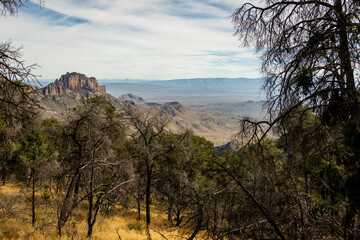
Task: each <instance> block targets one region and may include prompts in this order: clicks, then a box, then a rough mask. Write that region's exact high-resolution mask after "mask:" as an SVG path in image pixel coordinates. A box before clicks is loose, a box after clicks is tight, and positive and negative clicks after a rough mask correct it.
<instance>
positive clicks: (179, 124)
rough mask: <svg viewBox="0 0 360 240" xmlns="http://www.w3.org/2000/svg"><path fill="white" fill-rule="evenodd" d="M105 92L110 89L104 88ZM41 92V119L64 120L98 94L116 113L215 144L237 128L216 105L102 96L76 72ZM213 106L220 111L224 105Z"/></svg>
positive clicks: (101, 90) (98, 88) (234, 115)
mask: <svg viewBox="0 0 360 240" xmlns="http://www.w3.org/2000/svg"><path fill="white" fill-rule="evenodd" d="M89 80H91V84H88V82H89ZM181 82H182V80H179V81H175V82H174V84H180V83H181ZM187 82H188V84H190V82H191V81H190V80H188V81H187ZM229 82H231V81H229ZM159 84H160V83H159ZM161 84H162V83H161ZM196 84H199V83H196ZM202 84H204V82H202ZM107 89H110V88H109V87H107ZM41 92H42V93H43V98H42V101H41V104H42V106H43V107H44V110H45V111H43V116H44V117H51V116H54V117H57V118H59V119H63V120H66V117H67V114H68V112H69V110H71V109H72V108H74V107H76V106H77V105H78V104H79V103H80V102H81V101H82V100H85V99H87V98H90V97H93V96H95V95H102V96H103V97H104V98H105V99H106V100H108V101H109V102H111V103H112V104H113V105H114V106H115V107H116V108H117V109H118V110H119V111H121V110H122V109H124V108H128V109H129V108H133V109H139V111H143V112H151V113H152V114H158V115H159V116H164V115H165V116H166V117H167V118H169V119H171V121H170V123H169V124H168V126H167V129H168V130H171V131H172V132H180V131H184V130H186V129H192V131H193V132H194V134H196V135H198V136H202V137H205V138H206V139H207V140H209V141H212V142H213V143H214V144H215V145H222V144H225V143H227V142H228V141H230V140H231V138H232V136H233V135H234V134H235V133H236V132H237V127H238V126H237V121H238V116H237V113H236V112H228V113H225V112H222V113H221V112H219V109H217V108H215V107H216V106H214V107H211V105H206V106H200V107H197V106H192V107H186V106H184V105H182V103H180V102H176V101H173V102H165V103H154V102H147V101H146V99H144V98H142V97H140V96H136V95H135V94H129V93H128V94H124V95H122V96H120V97H119V98H116V97H114V96H112V95H111V94H108V93H106V90H105V87H102V86H100V85H99V84H98V81H97V80H96V78H88V77H86V75H84V74H80V73H67V74H65V75H62V76H61V77H60V78H59V79H57V80H55V82H54V83H51V84H49V85H47V86H45V87H43V88H42V89H41ZM225 105H226V104H225ZM250 105H251V104H250ZM252 105H253V107H254V106H255V108H256V107H258V105H256V104H255V105H254V104H252ZM235 106H236V105H235ZM235 106H232V107H235ZM217 107H218V108H224V104H223V105H218V106H217Z"/></svg>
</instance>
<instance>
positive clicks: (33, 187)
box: [31, 168, 36, 227]
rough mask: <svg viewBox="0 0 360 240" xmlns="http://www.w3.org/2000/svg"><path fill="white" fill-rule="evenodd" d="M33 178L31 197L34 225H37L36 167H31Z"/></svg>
mask: <svg viewBox="0 0 360 240" xmlns="http://www.w3.org/2000/svg"><path fill="white" fill-rule="evenodd" d="M31 178H32V197H31V211H32V221H31V222H32V225H33V227H35V222H36V215H35V214H36V212H35V182H36V174H35V169H34V168H31Z"/></svg>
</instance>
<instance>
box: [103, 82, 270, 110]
mask: <svg viewBox="0 0 360 240" xmlns="http://www.w3.org/2000/svg"><path fill="white" fill-rule="evenodd" d="M99 82H100V83H102V84H104V85H105V86H106V88H107V89H108V93H110V94H111V95H113V96H115V97H119V96H121V95H123V94H127V93H133V94H135V95H139V96H141V97H143V98H146V99H148V100H149V101H152V102H156V101H159V102H166V101H168V100H169V99H172V100H174V101H179V102H181V103H183V104H185V105H189V104H194V103H202V104H204V103H220V102H236V101H247V100H253V101H255V100H263V99H265V96H264V95H263V94H261V93H260V89H261V84H262V79H261V78H192V79H174V80H164V81H159V80H157V81H155V80H153V81H145V80H129V79H125V80H100V81H99Z"/></svg>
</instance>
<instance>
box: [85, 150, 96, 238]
mask: <svg viewBox="0 0 360 240" xmlns="http://www.w3.org/2000/svg"><path fill="white" fill-rule="evenodd" d="M94 154H95V152H93V156H92V163H91V177H90V193H89V198H88V199H89V211H88V233H87V237H91V235H92V231H93V225H92V211H93V205H94V167H95V157H94Z"/></svg>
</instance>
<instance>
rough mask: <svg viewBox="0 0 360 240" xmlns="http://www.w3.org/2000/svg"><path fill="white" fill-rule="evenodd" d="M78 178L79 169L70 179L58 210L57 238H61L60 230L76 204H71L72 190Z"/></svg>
mask: <svg viewBox="0 0 360 240" xmlns="http://www.w3.org/2000/svg"><path fill="white" fill-rule="evenodd" d="M79 178H80V173H79V169H77V170H76V172H75V173H74V175H73V177H72V179H71V182H70V185H69V188H68V190H67V193H66V196H65V199H64V201H63V204H62V206H61V209H60V214H59V218H58V226H57V227H58V233H59V236H61V229H62V227H63V226H64V225H65V223H66V222H67V220H68V218H69V216H70V213H71V211H72V209H73V208H74V207H75V206H76V205H77V203H76V202H72V200H73V198H74V189H75V188H76V186H75V185H76V184H77V183H78V180H79Z"/></svg>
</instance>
